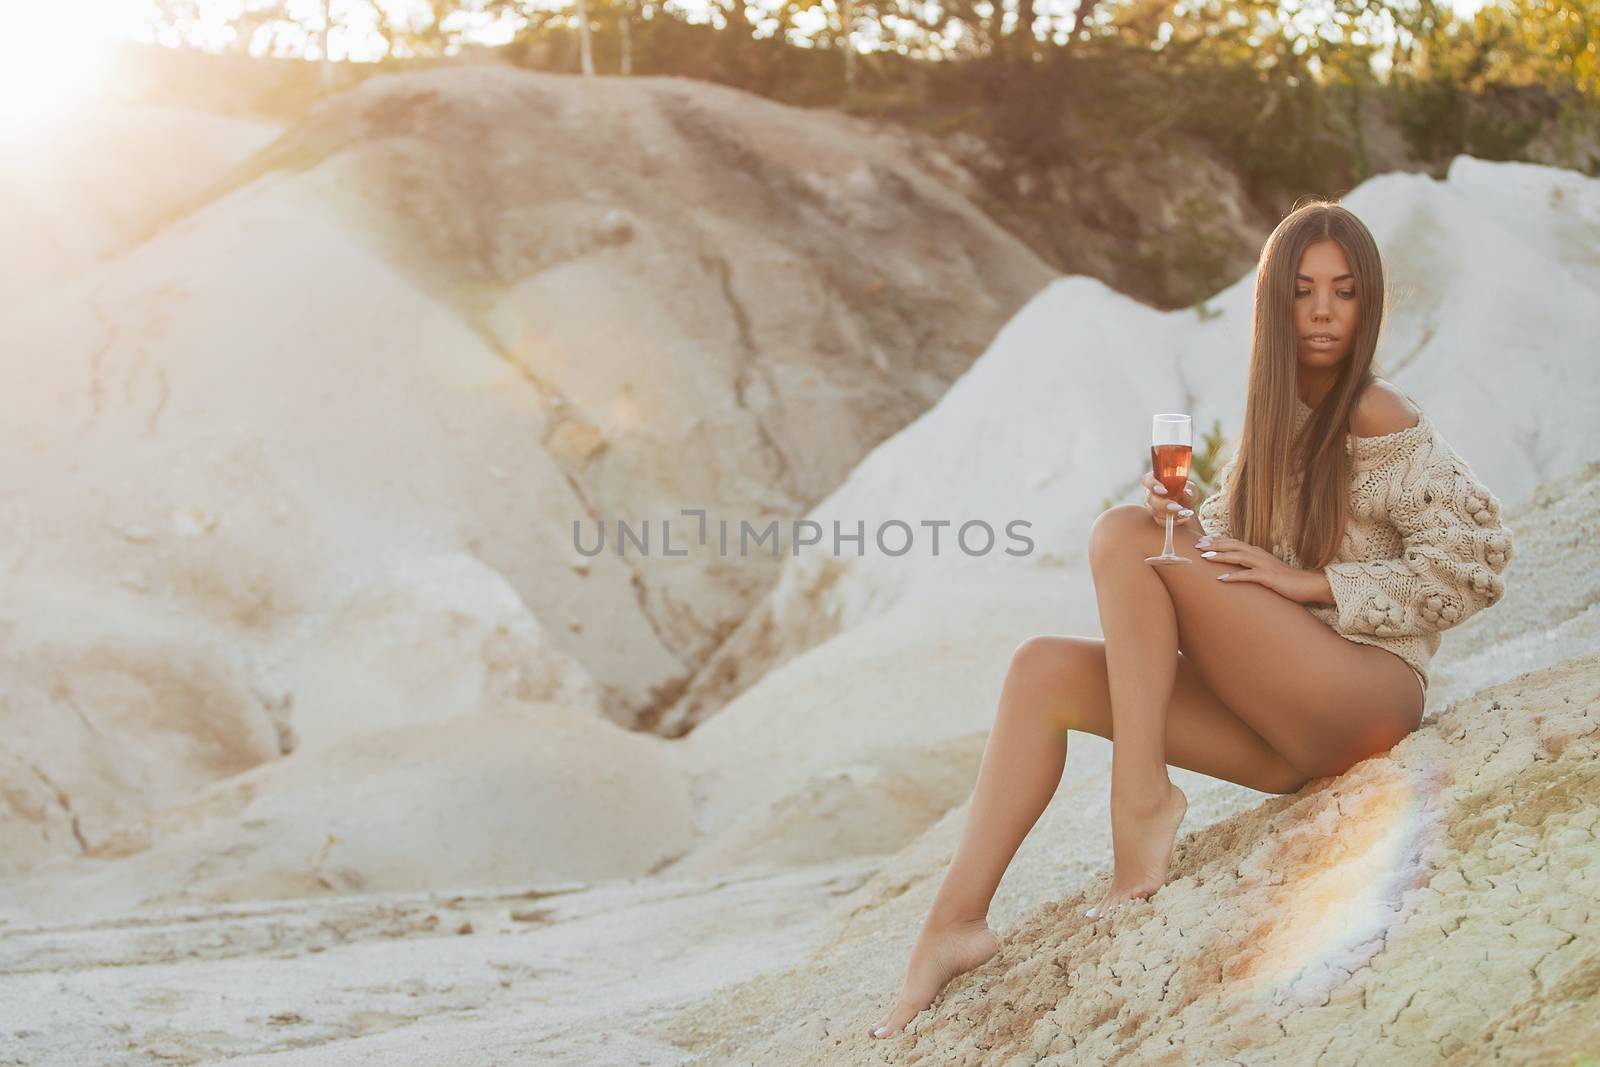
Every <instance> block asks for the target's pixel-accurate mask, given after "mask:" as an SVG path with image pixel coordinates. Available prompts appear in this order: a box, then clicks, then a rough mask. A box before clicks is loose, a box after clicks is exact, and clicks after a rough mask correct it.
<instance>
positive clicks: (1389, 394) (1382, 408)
mask: <svg viewBox="0 0 1600 1067" xmlns="http://www.w3.org/2000/svg"><path fill="white" fill-rule="evenodd" d="M1421 416H1422V412H1421V411H1419V410H1418V409H1417V406H1416V405H1415V404H1413V403H1411V401H1409V400H1407V399H1406V395H1405V394H1404V393H1402V392H1401V391H1400V390H1398V389H1396V388H1395V387H1394V386H1393V385H1390V384H1389V383H1388V382H1386V381H1383V380H1382V379H1376V380H1374V381H1373V383H1372V384H1371V385H1369V386H1367V388H1366V390H1365V391H1363V392H1362V394H1361V395H1360V396H1359V397H1357V398H1356V409H1355V411H1354V412H1353V413H1352V414H1351V416H1350V432H1351V433H1353V434H1355V435H1356V436H1357V437H1382V436H1383V435H1384V434H1390V433H1398V432H1399V431H1401V430H1406V429H1410V428H1411V427H1412V426H1415V425H1416V424H1417V420H1418V419H1419V418H1421Z"/></svg>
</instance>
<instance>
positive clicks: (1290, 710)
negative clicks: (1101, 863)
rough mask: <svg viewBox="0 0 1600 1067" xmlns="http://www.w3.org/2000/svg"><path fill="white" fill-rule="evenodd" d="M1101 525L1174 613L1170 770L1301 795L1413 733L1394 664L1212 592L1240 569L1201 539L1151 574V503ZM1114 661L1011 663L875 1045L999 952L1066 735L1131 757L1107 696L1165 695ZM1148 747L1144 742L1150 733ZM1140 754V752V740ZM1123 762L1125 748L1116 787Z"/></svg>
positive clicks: (1234, 590) (1067, 640)
mask: <svg viewBox="0 0 1600 1067" xmlns="http://www.w3.org/2000/svg"><path fill="white" fill-rule="evenodd" d="M1095 528H1096V531H1097V534H1096V536H1097V537H1098V538H1101V539H1103V540H1104V541H1106V542H1108V544H1107V545H1102V546H1101V551H1102V553H1107V552H1109V551H1111V549H1110V548H1109V547H1108V546H1109V545H1117V546H1120V547H1119V548H1117V549H1116V551H1120V552H1123V553H1126V554H1129V555H1132V556H1135V557H1138V559H1139V564H1140V566H1144V567H1147V568H1148V569H1150V570H1151V571H1153V572H1154V573H1155V574H1156V575H1157V576H1158V581H1160V582H1161V583H1162V585H1163V586H1164V587H1165V593H1166V596H1167V601H1166V603H1165V604H1164V605H1160V604H1156V603H1155V602H1154V601H1153V599H1152V600H1151V601H1150V605H1151V611H1152V612H1153V613H1154V614H1155V616H1156V628H1157V630H1158V631H1159V629H1160V626H1161V624H1162V622H1163V612H1165V613H1166V615H1165V617H1166V619H1167V620H1171V619H1172V617H1173V613H1174V611H1175V613H1176V632H1177V641H1178V644H1179V645H1181V648H1177V649H1173V648H1169V649H1168V654H1169V655H1170V656H1171V659H1172V663H1170V664H1168V666H1167V673H1166V675H1165V677H1166V683H1165V684H1166V687H1167V694H1168V695H1167V704H1166V706H1165V708H1164V709H1161V708H1158V709H1157V710H1158V711H1160V712H1161V721H1162V726H1163V734H1162V735H1161V736H1162V737H1163V738H1164V742H1163V743H1164V756H1163V758H1164V764H1171V765H1172V766H1177V767H1184V768H1187V769H1189V770H1193V771H1198V772H1199V773H1202V774H1208V775H1212V776H1214V777H1217V778H1223V779H1226V780H1228V781H1231V782H1237V783H1239V784H1241V785H1245V786H1248V787H1250V788H1252V789H1258V790H1262V791H1264V792H1271V793H1292V792H1294V791H1296V790H1297V789H1299V788H1300V787H1301V786H1302V785H1304V784H1305V783H1306V782H1307V781H1309V780H1310V779H1312V778H1314V777H1320V776H1324V775H1334V774H1341V773H1343V772H1344V771H1345V770H1346V769H1348V768H1349V767H1350V766H1352V765H1353V764H1355V763H1356V762H1358V761H1360V760H1361V759H1364V758H1366V757H1368V756H1370V755H1373V754H1375V753H1378V752H1382V751H1384V750H1386V749H1388V748H1389V747H1391V746H1393V745H1394V744H1395V743H1397V742H1398V741H1399V740H1400V739H1401V738H1403V737H1404V736H1405V735H1406V734H1408V733H1409V732H1411V731H1412V730H1414V729H1415V728H1416V726H1417V723H1418V721H1419V720H1420V717H1421V713H1422V694H1421V692H1420V690H1419V688H1418V686H1417V684H1416V678H1415V676H1414V675H1413V674H1412V673H1411V669H1410V668H1409V667H1407V666H1406V665H1405V663H1404V661H1402V660H1401V659H1400V658H1399V657H1397V656H1395V655H1393V654H1392V653H1389V652H1387V651H1385V650H1383V649H1380V648H1375V647H1373V646H1370V645H1359V644H1355V643H1353V642H1350V641H1347V640H1345V639H1344V638H1343V637H1340V636H1339V635H1337V634H1335V633H1334V632H1333V631H1332V630H1330V629H1328V627H1326V626H1325V625H1323V623H1321V622H1320V621H1318V620H1317V619H1315V618H1314V617H1312V616H1311V614H1310V613H1308V612H1307V611H1306V610H1305V608H1304V607H1303V606H1301V605H1299V604H1295V603H1293V602H1292V601H1289V600H1286V599H1284V598H1283V597H1281V596H1279V595H1278V594H1276V593H1274V592H1272V591H1271V590H1269V589H1265V588H1262V587H1260V586H1250V585H1247V584H1235V585H1233V586H1229V584H1228V583H1225V582H1218V581H1216V576H1217V574H1219V573H1222V572H1223V571H1225V570H1231V569H1236V568H1233V567H1229V566H1226V565H1222V564H1217V563H1213V562H1211V561H1209V560H1202V559H1200V557H1199V555H1198V554H1197V553H1195V549H1194V540H1195V536H1196V535H1195V534H1194V532H1193V531H1190V530H1188V529H1185V528H1183V527H1179V528H1178V529H1177V530H1175V531H1174V538H1175V541H1174V543H1175V546H1176V548H1177V550H1178V551H1181V552H1183V553H1185V554H1186V555H1192V557H1193V558H1194V560H1195V563H1194V564H1193V565H1191V566H1189V567H1166V568H1160V569H1156V568H1149V567H1148V564H1145V563H1144V562H1143V557H1144V556H1147V555H1151V554H1153V553H1154V552H1156V551H1157V550H1158V548H1159V546H1160V543H1161V538H1162V535H1163V531H1162V529H1161V528H1160V527H1158V526H1156V524H1155V523H1153V522H1151V521H1150V517H1149V513H1148V512H1147V511H1145V510H1144V508H1142V507H1136V506H1128V507H1120V508H1113V509H1111V510H1110V511H1108V512H1106V513H1105V514H1104V515H1102V516H1101V518H1100V520H1097V522H1096V524H1095ZM1096 579H1097V584H1098V582H1099V574H1098V573H1097V574H1096ZM1145 591H1148V589H1146V590H1145ZM1120 621H1122V622H1126V620H1120ZM1135 621H1137V620H1135ZM1109 656H1110V650H1109V647H1108V645H1107V644H1106V643H1105V642H1102V641H1100V640H1096V639H1093V638H1080V637H1057V636H1041V637H1035V638H1030V639H1029V640H1027V641H1025V642H1023V643H1022V644H1021V645H1020V646H1018V648H1017V650H1016V652H1015V653H1014V654H1013V656H1012V660H1011V666H1010V669H1009V671H1008V672H1007V674H1006V681H1005V685H1004V686H1003V687H1002V690H1001V698H1000V704H999V708H998V710H997V711H996V715H995V727H994V730H993V731H992V732H991V733H990V735H989V742H988V745H987V746H986V747H985V749H984V754H983V761H982V763H981V765H980V768H979V773H978V782H977V785H976V786H975V788H974V790H973V795H972V800H971V809H970V810H969V812H968V815H967V822H966V825H965V827H964V828H963V831H962V836H961V840H960V842H959V844H958V845H957V848H956V852H955V855H954V857H953V858H952V859H951V863H950V869H949V871H948V872H946V874H945V878H944V881H943V883H941V885H940V887H939V891H938V894H937V895H936V897H935V900H934V904H933V906H932V907H931V908H930V911H929V915H928V918H927V919H926V920H925V921H924V923H923V926H922V931H921V934H920V935H919V937H918V940H917V945H916V947H915V948H914V949H913V951H912V957H911V963H910V966H909V967H908V969H907V973H906V980H905V986H904V990H903V992H902V994H901V996H900V999H899V1000H898V1001H897V1002H896V1003H895V1006H894V1009H893V1011H892V1012H891V1013H890V1015H889V1017H888V1018H887V1019H886V1020H885V1022H884V1024H883V1025H882V1027H881V1028H876V1029H881V1034H880V1035H879V1036H888V1035H890V1034H893V1033H895V1032H897V1031H898V1030H899V1029H901V1028H902V1027H903V1026H904V1025H905V1024H906V1023H907V1022H909V1021H910V1020H911V1018H912V1017H913V1016H915V1015H916V1014H917V1012H918V1011H919V1010H921V1009H922V1008H924V1007H926V1006H928V1004H930V1003H931V1002H932V1000H933V998H934V997H935V996H936V995H937V993H938V991H939V990H940V989H941V988H943V986H944V985H945V984H946V983H947V982H948V981H949V980H950V979H951V978H952V977H954V976H955V975H957V974H960V973H962V972H963V971H965V970H969V969H971V968H972V967H976V966H978V964H980V963H982V962H983V961H984V960H985V959H988V958H989V956H991V955H993V951H994V949H991V948H990V945H994V946H997V945H998V942H997V941H992V940H991V939H992V938H993V934H992V933H990V932H989V930H988V927H987V925H986V924H985V923H984V917H985V916H986V914H987V911H988V906H989V901H990V900H991V899H992V897H993V895H994V892H995V889H996V886H997V885H998V882H999V879H1000V877H1001V874H1002V873H1003V872H1004V871H1005V869H1006V867H1007V865H1009V863H1010V862H1011V858H1012V856H1013V855H1014V854H1015V852H1016V850H1017V848H1018V846H1019V845H1020V844H1021V842H1022V839H1023V837H1025V836H1026V834H1027V832H1028V830H1029V829H1031V828H1032V826H1033V824H1034V822H1035V821H1036V820H1037V819H1038V817H1039V815H1040V814H1041V813H1042V811H1043V810H1044V808H1045V806H1046V805H1047V804H1048V803H1049V801H1050V798H1051V796H1053V795H1054V791H1055V788H1056V785H1057V784H1058V783H1059V779H1060V774H1061V771H1062V768H1063V765H1064V762H1065V758H1066V741H1065V736H1064V735H1065V732H1066V731H1067V730H1083V731H1087V732H1091V733H1095V734H1098V735H1100V736H1101V737H1105V738H1107V739H1110V740H1112V741H1113V744H1114V745H1115V746H1119V747H1120V746H1121V745H1122V743H1123V741H1124V740H1125V738H1124V737H1123V735H1121V734H1118V733H1117V731H1116V727H1119V726H1121V725H1122V719H1121V718H1118V717H1117V716H1115V715H1114V714H1113V704H1114V703H1115V702H1114V701H1113V699H1112V690H1113V689H1114V688H1117V689H1118V692H1119V693H1128V692H1131V693H1133V694H1134V696H1133V701H1134V703H1133V704H1131V705H1125V706H1128V707H1131V708H1135V709H1136V708H1138V707H1139V706H1140V705H1139V703H1138V701H1139V700H1140V699H1144V700H1146V701H1148V700H1149V699H1150V696H1151V689H1152V688H1153V689H1155V691H1156V695H1157V696H1159V695H1160V686H1159V684H1158V685H1155V686H1151V685H1140V684H1137V682H1136V684H1133V685H1131V686H1130V685H1122V686H1120V687H1118V686H1114V684H1113V682H1112V677H1113V671H1112V661H1111V660H1110V658H1109ZM1119 662H1122V661H1119ZM1134 662H1135V664H1136V665H1137V664H1138V662H1139V660H1138V658H1137V653H1135V659H1134ZM1122 665H1123V666H1126V664H1125V662H1122ZM1156 669H1157V671H1158V672H1159V671H1160V667H1159V665H1158V666H1157V667H1156ZM1157 681H1158V682H1159V681H1160V677H1159V675H1158V679H1157ZM1145 707H1146V710H1148V703H1147V704H1146V705H1145ZM1041 721H1042V723H1043V724H1044V725H1043V727H1041V726H1040V723H1041ZM1132 721H1133V722H1134V725H1133V726H1131V727H1130V728H1131V729H1134V730H1136V731H1137V730H1138V729H1139V726H1138V725H1137V720H1136V719H1135V720H1132ZM1114 735H1115V736H1114ZM1058 742H1059V747H1058ZM1143 743H1144V744H1145V745H1146V746H1148V744H1149V738H1148V736H1147V734H1146V735H1145V736H1144V737H1143ZM1132 747H1133V748H1134V750H1135V752H1137V751H1138V742H1137V741H1136V742H1135V745H1134V746H1132ZM1115 759H1116V756H1115V750H1114V754H1113V764H1114V766H1113V777H1115V773H1116V771H1115ZM1165 773H1166V772H1165V769H1164V765H1163V767H1162V768H1161V775H1162V777H1163V778H1164V777H1165ZM1124 828H1126V827H1124ZM1116 829H1117V828H1116V826H1115V824H1114V825H1113V837H1115V835H1116ZM1158 829H1159V826H1158ZM1163 833H1164V831H1163ZM1161 836H1162V834H1159V833H1158V834H1157V835H1156V840H1157V843H1158V844H1159V845H1160V846H1161V849H1160V851H1162V853H1163V855H1166V854H1169V853H1170V850H1171V841H1172V836H1171V835H1170V834H1166V835H1165V840H1164V841H1162V840H1161ZM1113 881H1114V882H1115V881H1116V876H1115V874H1114V875H1113ZM875 1032H876V1030H875Z"/></svg>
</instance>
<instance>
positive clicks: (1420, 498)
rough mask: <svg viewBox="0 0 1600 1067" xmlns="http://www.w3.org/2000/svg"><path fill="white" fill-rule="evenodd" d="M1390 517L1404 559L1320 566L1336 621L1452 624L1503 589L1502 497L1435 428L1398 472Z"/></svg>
mask: <svg viewBox="0 0 1600 1067" xmlns="http://www.w3.org/2000/svg"><path fill="white" fill-rule="evenodd" d="M1389 519H1390V521H1391V522H1392V523H1393V525H1394V528H1395V530H1396V532H1397V533H1399V534H1400V536H1401V539H1402V541H1403V544H1404V549H1403V554H1402V556H1401V558H1400V559H1386V560H1370V561H1350V562H1343V563H1331V564H1329V565H1327V566H1326V567H1324V568H1323V573H1325V574H1326V575H1327V576H1328V585H1329V586H1330V587H1331V588H1332V590H1333V600H1334V604H1335V605H1336V606H1337V608H1338V626H1339V628H1340V629H1341V630H1344V631H1346V632H1348V633H1363V634H1373V635H1376V636H1379V637H1390V636H1400V635H1417V634H1425V633H1432V632H1436V631H1439V630H1448V629H1450V628H1451V627H1452V626H1457V625H1459V624H1460V623H1461V622H1462V621H1464V620H1465V619H1467V618H1468V617H1469V616H1471V615H1473V614H1474V613H1476V612H1478V611H1480V610H1482V609H1483V608H1486V607H1489V606H1490V605H1491V604H1494V603H1495V602H1496V601H1498V600H1499V599H1500V598H1501V597H1502V596H1503V595H1504V594H1505V580H1504V579H1503V578H1502V577H1501V572H1503V571H1504V570H1505V568H1506V564H1507V563H1508V562H1509V561H1510V559H1511V556H1512V544H1511V530H1510V529H1509V528H1507V527H1506V526H1504V525H1502V524H1501V522H1500V501H1499V500H1497V499H1496V498H1495V496H1494V494H1493V493H1491V492H1490V491H1489V490H1488V489H1487V488H1486V487H1485V486H1484V485H1483V484H1482V483H1481V482H1479V481H1478V479H1477V478H1476V477H1475V476H1474V475H1473V473H1472V469H1471V468H1470V467H1469V466H1468V465H1467V463H1466V461H1464V460H1463V459H1461V457H1459V456H1457V455H1456V454H1455V452H1454V451H1453V450H1452V449H1451V448H1450V447H1449V445H1447V444H1446V443H1445V442H1444V441H1443V440H1442V439H1441V438H1439V437H1438V436H1437V435H1435V436H1434V437H1433V439H1432V440H1431V441H1429V442H1428V443H1426V444H1424V445H1423V446H1422V448H1421V450H1419V452H1418V454H1417V455H1415V456H1413V457H1410V458H1409V459H1408V461H1407V462H1406V465H1405V466H1404V467H1403V468H1402V470H1401V473H1400V484H1399V486H1398V498H1397V499H1394V500H1393V501H1392V506H1391V508H1390V511H1389Z"/></svg>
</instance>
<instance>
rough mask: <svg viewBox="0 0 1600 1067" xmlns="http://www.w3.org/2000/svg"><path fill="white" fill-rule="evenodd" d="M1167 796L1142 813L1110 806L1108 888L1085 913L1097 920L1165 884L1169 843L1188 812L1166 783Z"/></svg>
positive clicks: (1179, 794)
mask: <svg viewBox="0 0 1600 1067" xmlns="http://www.w3.org/2000/svg"><path fill="white" fill-rule="evenodd" d="M1167 786H1168V791H1167V795H1166V796H1165V797H1163V798H1162V799H1161V800H1160V801H1159V802H1158V803H1157V804H1155V805H1154V806H1151V807H1147V808H1144V809H1143V810H1137V809H1134V808H1133V806H1132V805H1128V804H1122V805H1118V804H1115V803H1113V805H1112V811H1111V851H1112V853H1113V855H1114V856H1115V858H1116V863H1115V870H1114V871H1113V873H1112V875H1111V888H1110V889H1108V890H1106V894H1105V896H1103V897H1101V898H1100V903H1098V904H1096V905H1095V906H1094V907H1092V908H1090V909H1089V910H1088V911H1086V912H1084V914H1085V915H1086V916H1088V917H1089V918H1091V919H1097V918H1100V917H1101V916H1103V915H1105V914H1107V913H1108V912H1110V911H1111V910H1112V909H1114V908H1117V907H1120V906H1121V905H1123V904H1124V903H1126V902H1127V901H1129V900H1133V899H1135V898H1143V897H1147V896H1149V895H1150V894H1151V893H1154V892H1155V891H1156V890H1157V889H1160V888H1161V887H1162V886H1163V885H1165V884H1166V881H1167V864H1168V863H1169V862H1171V860H1172V843H1173V841H1174V840H1176V838H1177V836H1178V825H1179V824H1180V823H1182V822H1183V816H1184V813H1185V812H1186V811H1188V810H1189V798H1188V797H1186V796H1184V795H1183V790H1181V789H1179V788H1178V787H1177V786H1175V785H1173V784H1172V783H1171V782H1168V783H1167Z"/></svg>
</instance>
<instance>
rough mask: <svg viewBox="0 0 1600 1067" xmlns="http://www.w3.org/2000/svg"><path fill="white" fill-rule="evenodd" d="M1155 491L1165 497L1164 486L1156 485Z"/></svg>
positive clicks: (1165, 490)
mask: <svg viewBox="0 0 1600 1067" xmlns="http://www.w3.org/2000/svg"><path fill="white" fill-rule="evenodd" d="M1155 491H1156V492H1158V493H1160V494H1161V495H1162V496H1166V495H1167V487H1166V486H1164V485H1157V486H1156V488H1155Z"/></svg>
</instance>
